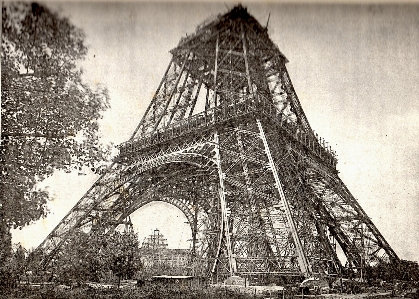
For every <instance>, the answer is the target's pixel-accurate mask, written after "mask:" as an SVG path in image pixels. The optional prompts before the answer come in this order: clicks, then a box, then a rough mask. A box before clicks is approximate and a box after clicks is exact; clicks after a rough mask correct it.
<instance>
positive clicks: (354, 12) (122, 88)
mask: <svg viewBox="0 0 419 299" xmlns="http://www.w3.org/2000/svg"><path fill="white" fill-rule="evenodd" d="M47 5H48V6H49V7H50V8H51V9H53V10H56V11H60V12H61V14H63V15H65V16H68V17H69V18H70V20H71V22H73V23H74V24H75V25H77V26H78V27H80V28H82V29H83V30H84V31H85V33H86V43H87V45H88V46H89V53H88V57H87V59H86V61H85V62H84V63H83V66H84V69H85V77H86V80H88V81H90V82H91V83H92V84H94V83H102V84H104V85H106V86H107V87H108V89H109V91H110V96H111V109H109V111H107V112H106V114H105V117H104V119H103V120H102V121H101V134H102V135H103V139H104V141H106V142H108V141H111V142H114V143H115V144H118V143H121V142H123V141H125V140H127V139H128V138H129V137H130V135H131V134H132V132H133V131H134V129H135V127H136V125H137V124H138V122H139V121H140V119H141V116H142V114H143V112H144V110H145V109H146V107H147V105H148V103H149V102H150V100H151V98H152V95H153V94H154V92H155V90H156V88H157V86H158V84H159V83H160V80H161V78H162V76H163V74H164V71H165V69H166V68H167V65H168V63H169V61H170V54H169V50H170V49H172V48H174V47H175V46H176V45H177V43H178V42H179V40H180V38H181V37H182V36H184V35H185V34H186V33H192V32H194V30H195V28H196V26H197V25H198V24H199V23H201V22H202V21H203V20H205V19H207V18H208V17H210V16H215V15H217V14H219V13H225V12H227V10H228V9H227V6H228V7H229V8H232V7H233V6H234V3H229V2H227V1H226V2H225V3H224V2H220V3H215V4H202V3H201V4H196V3H195V4H194V3H181V4H179V3H177V4H175V3H173V4H168V3H128V2H127V3H118V4H116V3H101V4H99V3H74V2H73V3H48V4H47ZM244 6H247V7H248V10H249V12H250V13H251V14H252V15H253V16H254V17H256V19H258V20H259V22H260V23H261V24H262V25H266V22H267V20H268V16H269V14H270V19H269V25H268V29H269V30H268V32H269V34H270V36H271V38H272V40H273V41H274V42H275V43H276V44H277V45H278V46H279V48H280V50H281V51H282V52H283V53H284V54H285V56H286V57H287V58H288V59H289V61H290V62H289V63H288V65H287V67H288V70H289V73H290V76H291V80H292V82H293V84H294V87H295V89H296V92H297V94H298V96H299V98H300V101H301V104H302V106H303V109H304V111H305V113H306V115H307V117H308V119H309V122H310V124H311V126H312V128H313V129H314V130H315V131H316V132H318V133H319V135H320V136H322V137H324V138H325V139H326V140H327V141H328V142H329V143H330V144H331V145H332V147H333V148H334V149H335V150H336V151H337V153H338V158H339V164H338V169H339V171H340V177H341V178H342V180H343V182H344V183H345V184H346V185H347V186H348V188H349V189H350V190H351V192H352V194H353V195H354V196H355V197H356V198H357V199H358V201H359V203H360V204H361V206H362V207H363V208H364V210H365V211H366V212H367V214H368V215H369V216H370V217H371V219H372V221H373V222H374V223H375V225H376V226H377V228H378V229H379V230H380V231H381V233H382V234H383V235H384V237H385V238H386V239H387V241H388V242H389V243H390V245H391V246H392V247H393V249H394V250H395V251H396V253H397V254H398V255H399V257H400V258H403V259H409V260H416V261H418V260H419V251H418V250H417V249H418V248H419V192H418V191H419V142H418V140H419V87H418V82H419V5H399V6H395V5H384V6H377V5H362V6H360V5H358V6H348V5H334V6H333V5H324V4H323V5H314V4H311V5H308V4H297V5H295V4H282V5H279V4H266V5H260V4H254V3H253V4H252V3H244ZM95 179H96V178H95V177H94V176H93V175H91V174H87V175H85V176H78V175H77V174H64V173H61V172H60V173H57V174H56V175H54V176H53V177H52V178H49V179H47V181H46V182H44V184H43V185H44V186H49V190H50V192H51V194H52V195H53V201H51V202H50V203H49V208H50V211H51V213H50V215H49V216H48V217H47V218H46V219H43V220H40V221H38V222H37V223H36V224H34V225H31V226H30V227H27V228H24V229H23V230H21V231H14V232H13V241H14V242H19V241H20V242H22V243H23V244H24V246H26V247H27V248H29V247H32V246H37V245H38V244H39V243H40V242H41V241H42V240H43V239H44V238H45V237H46V235H47V234H48V233H49V232H50V231H51V230H52V229H53V227H54V226H55V225H56V224H57V223H58V222H59V221H60V220H61V218H62V217H63V216H64V215H65V214H66V213H67V212H68V211H69V209H70V208H71V207H72V206H73V205H74V204H75V203H76V202H77V201H78V200H79V199H80V197H81V196H82V195H83V194H84V193H85V192H86V191H87V190H88V188H89V187H90V186H91V185H92V183H93V182H94V181H95ZM162 210H163V211H165V213H161V211H162ZM133 221H134V225H135V227H136V230H137V231H138V232H139V236H140V239H142V238H144V237H145V236H146V235H148V234H150V233H151V232H152V230H153V229H154V228H159V229H160V230H161V232H162V233H163V234H164V235H165V236H166V237H167V239H168V242H169V246H170V247H172V248H175V247H179V246H180V247H184V248H185V247H187V246H188V242H187V240H188V239H189V238H190V237H191V232H190V229H189V227H188V226H187V225H186V224H185V223H184V221H186V218H184V217H183V215H182V213H181V212H180V211H179V210H177V209H176V208H174V207H171V206H169V205H167V204H150V205H148V206H146V207H143V208H141V209H140V210H138V211H137V212H135V214H134V215H133ZM175 224H176V225H175Z"/></svg>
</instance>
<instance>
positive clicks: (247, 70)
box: [241, 23, 253, 95]
mask: <svg viewBox="0 0 419 299" xmlns="http://www.w3.org/2000/svg"><path fill="white" fill-rule="evenodd" d="M241 31H242V34H241V38H242V43H243V54H244V64H245V66H246V77H247V84H248V85H249V92H250V94H252V95H253V86H252V80H251V78H250V71H249V61H248V60H247V47H246V37H245V35H244V29H243V23H241Z"/></svg>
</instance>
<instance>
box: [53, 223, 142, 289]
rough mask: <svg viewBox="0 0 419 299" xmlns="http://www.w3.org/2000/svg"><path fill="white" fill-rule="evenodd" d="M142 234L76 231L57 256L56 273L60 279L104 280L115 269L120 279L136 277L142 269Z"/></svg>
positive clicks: (68, 280)
mask: <svg viewBox="0 0 419 299" xmlns="http://www.w3.org/2000/svg"><path fill="white" fill-rule="evenodd" d="M138 247H139V242H138V236H137V234H135V233H134V232H124V233H120V232H118V231H114V232H112V233H105V232H104V231H103V230H92V231H91V232H90V233H84V232H82V231H78V232H76V233H75V234H74V235H73V237H72V239H71V240H70V241H69V242H67V243H66V244H65V246H64V248H63V249H62V250H61V251H60V253H59V255H58V256H57V257H56V260H55V263H54V266H53V269H52V270H53V272H54V274H55V275H56V276H57V278H58V280H59V281H60V282H63V283H68V282H70V281H71V280H73V281H77V282H81V281H85V280H88V281H96V282H98V281H102V280H104V279H106V278H107V277H106V276H107V274H108V273H109V271H112V272H113V274H114V275H115V276H117V277H118V280H120V279H121V278H133V277H134V276H135V273H136V272H137V271H138V270H140V269H141V262H140V254H139V248H138Z"/></svg>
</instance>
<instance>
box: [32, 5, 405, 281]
mask: <svg viewBox="0 0 419 299" xmlns="http://www.w3.org/2000/svg"><path fill="white" fill-rule="evenodd" d="M170 53H171V55H172V58H171V61H170V63H169V66H168V68H167V70H166V72H165V73H164V75H163V79H162V80H161V82H160V85H159V86H158V89H157V91H156V93H155V95H154V97H153V98H152V100H151V102H150V104H149V106H148V108H147V110H146V111H145V113H144V116H143V118H142V120H141V121H140V123H139V124H138V126H137V127H136V128H135V131H134V133H133V134H132V137H131V138H130V139H129V140H128V141H126V142H125V143H123V144H121V145H119V151H120V152H119V155H118V156H117V157H116V158H115V159H114V161H113V162H112V164H111V165H110V166H109V167H108V169H107V170H106V172H105V173H104V174H103V175H102V176H101V177H100V178H99V179H98V180H97V181H96V183H94V185H93V186H92V187H91V188H90V189H89V190H88V191H87V193H86V194H85V195H84V196H83V197H82V198H81V199H80V201H79V202H78V203H77V204H76V205H75V206H74V207H73V208H72V209H71V211H70V212H69V213H68V214H67V215H66V216H65V217H64V219H63V220H62V221H61V222H60V223H59V224H58V225H57V227H56V228H55V229H54V230H53V231H52V232H51V233H50V234H49V236H48V237H47V238H46V239H45V240H44V241H43V243H42V244H41V245H40V246H39V248H38V249H39V250H40V251H41V252H42V256H43V265H44V267H46V266H47V265H48V264H49V262H50V261H51V259H52V258H53V257H54V255H56V254H57V253H58V252H59V251H60V248H61V247H62V245H63V244H64V243H65V242H66V241H67V240H69V239H70V238H71V236H72V234H73V233H74V232H75V231H76V230H78V229H85V228H88V227H89V226H90V225H91V223H92V219H100V221H99V222H98V223H100V224H101V225H102V226H105V227H107V228H109V229H112V228H115V227H116V226H117V225H119V224H121V223H124V220H125V219H127V217H128V216H129V215H130V214H131V213H133V212H134V211H136V210H137V209H139V208H141V207H142V206H144V205H146V204H148V203H150V202H152V201H162V202H166V203H169V204H172V205H174V206H176V207H177V208H179V209H180V210H181V211H182V212H183V213H184V214H185V216H186V218H187V220H188V223H189V224H190V227H191V231H192V245H191V253H190V254H191V257H192V259H193V262H194V263H196V264H197V265H198V264H199V265H200V267H196V268H195V269H198V268H199V269H201V274H202V275H207V276H210V277H215V276H217V278H218V277H225V278H226V277H229V276H233V275H236V276H241V277H248V278H249V279H254V278H255V277H266V276H274V277H275V276H305V277H310V276H316V275H324V274H330V275H333V274H334V273H335V274H336V273H340V271H342V270H343V268H344V265H343V262H341V260H344V261H346V262H345V263H346V268H345V269H348V268H349V269H352V270H351V271H354V272H356V271H357V269H361V268H362V267H363V266H365V265H371V264H374V263H377V262H397V261H398V260H399V258H398V257H397V255H396V253H395V252H394V251H393V250H392V248H391V247H390V245H389V244H388V243H387V241H386V240H385V239H384V237H383V236H382V235H381V233H380V232H379V231H378V229H377V228H376V227H375V225H374V224H373V223H372V221H371V219H370V218H369V217H368V216H367V215H366V213H365V212H364V210H363V209H362V208H361V206H360V205H359V204H358V202H357V200H356V199H355V198H354V197H353V195H352V194H351V193H350V191H349V190H348V189H347V187H346V186H345V185H344V183H343V182H342V181H341V179H340V178H339V176H338V171H337V170H336V163H337V159H336V155H335V153H334V152H333V151H332V150H331V148H330V147H329V146H327V145H325V141H324V140H323V139H322V138H319V137H318V136H317V135H316V134H315V133H314V132H313V130H312V128H311V127H310V124H309V122H308V120H307V118H306V116H305V114H304V111H303V108H302V107H301V104H300V102H299V99H298V97H297V94H296V92H295V90H294V87H293V85H292V83H291V79H290V77H289V74H288V72H287V69H286V63H287V58H286V57H285V56H284V55H283V54H282V53H281V51H280V50H279V49H278V47H277V46H276V45H275V44H274V43H273V42H272V40H271V39H270V38H269V36H268V33H267V28H265V27H263V26H261V25H260V24H259V23H258V21H257V20H256V19H255V18H254V17H252V16H251V15H250V14H249V13H248V12H247V9H246V8H244V7H242V6H240V5H239V6H237V7H235V8H233V9H232V10H230V11H229V12H228V13H226V14H224V15H220V16H218V17H216V18H214V19H212V20H208V21H206V22H204V23H203V24H201V25H199V26H198V27H197V29H196V31H195V32H194V33H193V34H190V35H187V36H186V37H184V38H182V39H181V40H180V42H179V44H178V45H177V47H176V48H174V49H173V50H171V51H170ZM340 254H342V255H344V258H340V256H339V257H338V255H340Z"/></svg>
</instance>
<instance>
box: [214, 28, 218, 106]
mask: <svg viewBox="0 0 419 299" xmlns="http://www.w3.org/2000/svg"><path fill="white" fill-rule="evenodd" d="M219 43H220V34H217V41H216V43H215V62H214V98H213V104H214V106H217V73H218V50H219V46H220V45H219Z"/></svg>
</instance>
